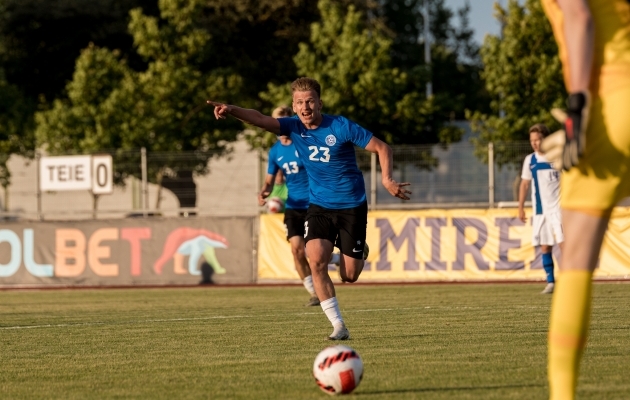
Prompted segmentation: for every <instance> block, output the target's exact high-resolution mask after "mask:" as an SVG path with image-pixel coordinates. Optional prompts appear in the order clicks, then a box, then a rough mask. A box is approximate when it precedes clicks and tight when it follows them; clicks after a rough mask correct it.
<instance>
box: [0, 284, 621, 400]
mask: <svg viewBox="0 0 630 400" xmlns="http://www.w3.org/2000/svg"><path fill="white" fill-rule="evenodd" d="M543 286H544V285H543V284H542V283H538V284H448V285H398V286H395V285H383V286H359V285H354V286H353V285H338V286H337V297H338V299H339V301H340V305H341V309H342V312H343V316H344V318H345V320H346V322H347V325H348V327H349V329H350V332H351V335H352V340H350V341H348V342H345V344H348V345H349V346H351V347H353V348H354V349H356V350H357V352H359V354H360V355H361V356H362V357H363V360H364V365H365V373H364V377H363V382H362V383H361V384H360V385H359V387H358V388H357V389H356V390H355V392H354V393H353V394H351V395H349V396H348V397H353V398H355V397H356V398H359V399H544V398H546V396H547V380H546V334H547V323H548V318H549V306H550V300H551V297H550V296H544V295H540V294H538V292H539V291H540V290H541V289H542V288H543ZM629 289H630V286H628V285H627V284H615V283H596V284H595V287H594V303H593V311H594V312H593V317H592V325H591V331H590V339H589V344H588V348H587V351H586V353H585V356H584V360H583V363H582V370H581V371H582V372H581V378H580V384H579V388H578V398H580V399H627V398H630V379H628V376H629V374H630V372H629V371H630V356H629V354H630V311H629V310H628V305H629V304H630V290H629ZM307 299H308V294H307V293H306V291H305V290H304V289H303V288H301V287H297V286H293V287H251V288H250V287H246V288H227V287H226V288H221V287H210V288H181V289H172V288H171V289H108V290H47V291H32V290H27V291H3V292H0V340H1V347H0V349H1V351H0V397H2V398H5V399H34V398H63V399H88V398H89V399H92V398H116V399H323V398H328V397H327V396H328V395H326V394H324V393H323V392H321V391H320V389H319V388H318V387H317V385H316V384H315V381H314V379H313V377H312V375H311V370H312V365H313V361H314V359H315V356H316V354H317V353H318V352H319V351H320V350H321V349H323V348H324V347H326V346H328V345H331V342H328V341H326V340H324V338H325V337H326V336H327V335H328V334H330V332H331V327H330V324H329V322H328V320H327V319H326V317H325V316H324V314H323V313H322V311H321V308H319V307H311V308H307V307H304V306H303V304H304V303H305V302H306V301H307Z"/></svg>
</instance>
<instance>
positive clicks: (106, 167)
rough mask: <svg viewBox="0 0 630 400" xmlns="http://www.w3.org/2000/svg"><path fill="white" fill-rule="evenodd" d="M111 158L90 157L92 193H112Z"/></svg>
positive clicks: (108, 156) (107, 156)
mask: <svg viewBox="0 0 630 400" xmlns="http://www.w3.org/2000/svg"><path fill="white" fill-rule="evenodd" d="M112 164H113V163H112V156H110V155H106V156H92V193H94V194H106V193H112V192H113V191H114V177H113V174H112V172H113V166H112Z"/></svg>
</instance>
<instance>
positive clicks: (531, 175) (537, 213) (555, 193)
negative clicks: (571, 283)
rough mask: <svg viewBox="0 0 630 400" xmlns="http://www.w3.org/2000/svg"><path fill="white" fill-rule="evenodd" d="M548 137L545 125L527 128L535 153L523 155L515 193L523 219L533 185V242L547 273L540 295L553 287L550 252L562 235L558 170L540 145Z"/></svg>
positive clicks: (520, 216)
mask: <svg viewBox="0 0 630 400" xmlns="http://www.w3.org/2000/svg"><path fill="white" fill-rule="evenodd" d="M547 136H549V129H548V128H547V126H546V125H544V124H536V125H534V126H532V127H531V128H529V142H530V143H531V145H532V149H534V152H533V153H531V154H529V155H528V156H527V157H525V161H524V162H523V172H522V174H521V186H520V188H519V193H518V217H519V219H520V220H521V221H523V222H525V221H526V220H527V218H526V217H525V209H524V205H525V196H527V191H528V190H529V186H530V184H531V182H532V181H533V182H534V186H533V187H532V209H533V213H534V215H533V216H532V245H533V246H535V247H538V246H540V251H541V253H542V262H543V268H544V270H545V274H546V275H547V286H545V288H544V289H543V291H542V292H541V293H542V294H552V293H553V289H554V287H555V277H554V272H553V269H554V265H553V255H552V253H551V250H552V249H553V246H554V245H556V244H557V245H559V246H560V247H561V248H562V242H563V241H564V234H563V230H562V215H561V213H560V172H559V171H557V170H556V169H555V168H554V167H553V165H552V164H551V163H550V162H549V160H547V157H546V156H545V154H544V153H543V151H542V149H541V148H540V146H541V144H542V141H543V139H544V138H546V137H547Z"/></svg>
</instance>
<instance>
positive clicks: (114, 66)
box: [37, 0, 242, 182]
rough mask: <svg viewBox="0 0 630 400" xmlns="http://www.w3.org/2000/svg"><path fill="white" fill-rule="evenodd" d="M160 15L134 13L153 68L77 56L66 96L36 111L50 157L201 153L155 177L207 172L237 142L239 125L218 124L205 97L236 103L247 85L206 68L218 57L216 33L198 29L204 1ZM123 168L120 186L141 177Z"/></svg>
mask: <svg viewBox="0 0 630 400" xmlns="http://www.w3.org/2000/svg"><path fill="white" fill-rule="evenodd" d="M159 8H160V17H159V18H158V17H154V16H149V15H145V14H144V13H143V12H142V10H141V9H134V10H132V11H131V20H130V23H129V32H130V34H131V35H132V37H133V40H134V47H135V48H136V49H137V51H138V54H139V55H140V56H141V57H142V58H143V60H144V61H145V62H146V64H147V68H146V70H144V71H140V72H137V71H135V70H133V69H131V68H130V67H129V66H128V65H127V63H126V62H125V61H124V60H122V59H120V55H119V54H118V52H116V51H111V50H109V49H105V48H99V47H96V46H94V45H90V46H88V48H86V49H85V50H84V51H83V52H82V53H81V56H80V57H79V58H78V59H77V63H76V68H75V73H74V75H73V79H72V81H71V82H70V83H68V85H67V87H66V91H67V96H68V97H67V98H66V99H57V100H55V101H54V102H53V104H52V107H51V108H50V110H47V111H43V112H39V113H38V114H37V122H38V126H37V138H38V140H39V142H40V144H43V145H45V148H46V150H47V151H48V152H49V153H51V154H65V153H71V152H73V151H82V152H88V153H89V152H95V151H99V150H102V149H116V150H117V151H119V152H124V151H125V150H131V149H138V148H140V147H145V148H147V150H148V151H150V152H151V151H198V154H199V156H198V157H193V158H187V159H183V160H182V159H179V160H167V159H164V160H162V163H161V165H157V166H155V171H154V172H155V173H154V174H151V177H150V178H152V180H157V181H159V179H160V176H161V174H162V173H164V172H165V168H166V166H167V165H168V167H169V170H170V171H171V172H173V173H177V171H178V170H195V171H196V172H198V173H205V172H207V161H208V158H209V157H210V156H211V155H213V154H219V153H220V152H222V151H224V150H225V149H226V144H227V143H229V142H230V141H233V140H235V139H236V135H237V132H238V127H239V124H238V123H236V122H235V121H233V122H232V123H231V124H230V123H227V124H225V123H224V124H221V126H219V125H218V124H217V122H216V121H215V120H214V117H213V115H212V113H211V112H209V111H208V110H209V108H207V107H206V106H205V99H206V98H226V99H232V100H235V101H236V100H238V99H237V98H235V95H234V94H235V93H238V92H239V90H240V88H241V84H242V80H241V78H240V77H239V76H238V75H237V74H235V73H233V72H232V71H229V70H225V69H216V70H210V71H205V70H203V69H202V68H201V67H200V66H201V65H202V64H203V63H204V62H205V61H206V59H207V58H209V57H212V56H213V54H212V53H211V52H209V41H210V39H211V38H210V35H209V34H208V32H207V31H206V30H205V29H203V28H201V27H200V26H199V25H198V21H197V19H196V16H198V15H199V14H200V13H201V10H202V8H203V2H202V1H201V0H160V1H159ZM131 164H132V165H131V168H129V167H130V165H129V164H128V163H122V164H120V167H119V168H121V169H119V170H118V171H117V172H118V174H117V181H118V182H122V180H123V179H124V178H125V176H127V175H128V174H137V173H138V172H139V170H138V169H137V165H138V164H137V163H135V162H134V163H131Z"/></svg>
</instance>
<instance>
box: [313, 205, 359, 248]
mask: <svg viewBox="0 0 630 400" xmlns="http://www.w3.org/2000/svg"><path fill="white" fill-rule="evenodd" d="M367 212H368V206H367V202H366V203H363V204H361V205H360V206H358V207H355V208H346V209H341V210H333V209H329V208H323V207H320V206H317V205H315V204H311V205H310V206H309V207H308V211H307V213H306V225H305V231H306V232H305V233H304V239H305V240H306V242H308V241H309V240H311V239H326V240H328V241H330V242H331V243H333V244H334V245H335V246H336V247H338V248H339V250H340V251H341V253H342V254H345V255H347V256H349V257H352V258H356V259H362V258H363V248H364V246H365V235H366V232H367Z"/></svg>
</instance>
